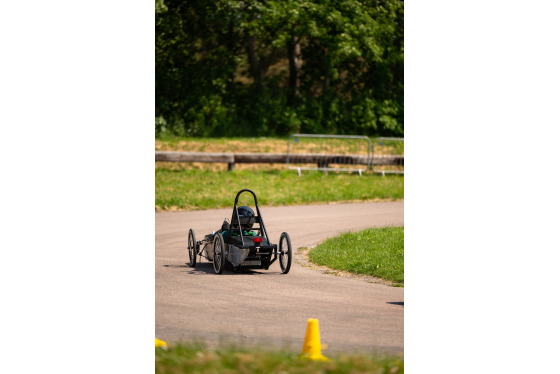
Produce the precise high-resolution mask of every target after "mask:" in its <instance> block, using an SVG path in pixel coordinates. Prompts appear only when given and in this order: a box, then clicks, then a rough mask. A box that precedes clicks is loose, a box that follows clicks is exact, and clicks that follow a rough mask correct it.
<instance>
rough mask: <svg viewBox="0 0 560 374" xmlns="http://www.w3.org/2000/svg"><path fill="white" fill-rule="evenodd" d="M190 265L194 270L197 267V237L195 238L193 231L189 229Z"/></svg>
mask: <svg viewBox="0 0 560 374" xmlns="http://www.w3.org/2000/svg"><path fill="white" fill-rule="evenodd" d="M188 248H189V264H190V265H191V266H192V267H193V268H194V267H195V266H196V255H197V252H198V251H197V250H196V237H195V236H194V231H193V229H189V244H188Z"/></svg>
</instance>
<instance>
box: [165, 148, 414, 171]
mask: <svg viewBox="0 0 560 374" xmlns="http://www.w3.org/2000/svg"><path fill="white" fill-rule="evenodd" d="M297 157H298V161H299V162H305V163H308V164H317V165H318V166H319V167H325V165H328V164H347V163H355V164H361V165H367V163H368V158H367V157H366V156H337V155H324V154H308V155H298V156H297ZM156 161H165V162H217V163H226V164H228V170H234V169H235V164H236V163H239V164H286V163H287V162H288V154H287V153H209V152H171V151H156ZM373 164H374V165H404V156H393V157H386V156H385V157H375V156H374V157H373Z"/></svg>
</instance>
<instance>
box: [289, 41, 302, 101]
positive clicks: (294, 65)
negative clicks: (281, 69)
mask: <svg viewBox="0 0 560 374" xmlns="http://www.w3.org/2000/svg"><path fill="white" fill-rule="evenodd" d="M288 59H289V62H290V78H289V81H288V87H289V92H288V102H289V103H290V105H295V102H296V100H297V98H298V96H299V85H300V79H299V77H300V75H301V65H302V60H301V47H300V45H299V41H297V40H296V39H295V38H294V37H293V36H292V37H291V38H290V40H289V41H288Z"/></svg>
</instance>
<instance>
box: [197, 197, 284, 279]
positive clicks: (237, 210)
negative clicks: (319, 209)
mask: <svg viewBox="0 0 560 374" xmlns="http://www.w3.org/2000/svg"><path fill="white" fill-rule="evenodd" d="M242 193H250V194H252V195H253V199H254V203H255V209H256V211H257V212H256V214H255V212H254V210H253V209H252V208H250V207H249V206H240V207H238V206H237V203H238V201H239V196H240V195H241V194H242ZM188 250H189V264H190V266H191V267H193V268H194V267H196V263H197V256H199V259H201V258H202V257H204V258H206V259H207V260H208V261H211V262H212V263H213V266H214V271H215V272H216V274H222V272H223V271H224V268H228V269H231V270H233V271H240V270H244V269H264V270H268V269H269V268H270V265H272V264H273V263H274V261H276V260H277V259H278V258H279V260H280V261H279V263H280V270H281V271H282V274H288V272H289V271H290V267H291V266H292V243H291V241H290V235H288V233H287V232H283V233H282V234H281V235H280V242H279V244H278V245H276V244H272V243H271V242H270V239H269V237H268V234H267V232H266V228H265V226H264V222H263V219H262V214H261V211H260V209H259V204H258V202H257V195H255V193H254V192H253V191H251V190H249V189H243V190H241V191H239V192H238V193H237V195H236V196H235V202H234V204H233V213H232V216H231V221H228V220H227V218H226V219H225V220H224V222H223V223H222V226H221V227H220V229H219V230H217V231H213V232H212V233H211V234H208V235H205V236H204V239H203V240H199V241H197V240H196V236H195V234H194V230H193V229H192V228H191V229H189V239H188Z"/></svg>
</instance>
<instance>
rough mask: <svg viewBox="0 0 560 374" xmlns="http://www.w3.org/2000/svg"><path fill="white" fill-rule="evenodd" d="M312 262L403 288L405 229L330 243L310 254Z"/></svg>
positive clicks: (366, 233) (355, 234)
mask: <svg viewBox="0 0 560 374" xmlns="http://www.w3.org/2000/svg"><path fill="white" fill-rule="evenodd" d="M309 259H310V260H311V261H312V262H313V263H315V264H317V265H323V266H327V267H329V268H331V269H336V270H344V271H349V272H351V273H355V274H364V275H371V276H374V277H378V278H383V279H386V280H389V281H391V282H394V283H396V284H397V285H404V227H384V228H373V229H367V230H364V231H360V232H349V233H345V234H342V235H340V236H337V237H334V238H331V239H327V240H326V241H324V242H323V243H321V244H320V245H318V246H317V247H315V248H314V249H313V250H311V251H310V252H309Z"/></svg>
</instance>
